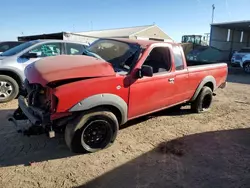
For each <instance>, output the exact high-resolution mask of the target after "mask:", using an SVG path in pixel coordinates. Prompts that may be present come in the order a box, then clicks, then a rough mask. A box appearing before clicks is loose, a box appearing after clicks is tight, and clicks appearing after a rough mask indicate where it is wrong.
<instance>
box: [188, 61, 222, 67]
mask: <svg viewBox="0 0 250 188" xmlns="http://www.w3.org/2000/svg"><path fill="white" fill-rule="evenodd" d="M220 63H224V62H209V61H187V66H188V67H191V66H198V65H211V64H220Z"/></svg>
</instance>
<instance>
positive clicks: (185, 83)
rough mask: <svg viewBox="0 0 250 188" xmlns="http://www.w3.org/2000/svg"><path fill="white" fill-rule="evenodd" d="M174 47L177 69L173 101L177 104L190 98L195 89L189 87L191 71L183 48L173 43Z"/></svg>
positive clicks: (175, 66) (175, 68) (175, 67)
mask: <svg viewBox="0 0 250 188" xmlns="http://www.w3.org/2000/svg"><path fill="white" fill-rule="evenodd" d="M172 49H173V50H172V52H173V57H174V70H175V79H174V86H175V87H174V90H175V93H174V95H175V97H174V98H173V103H174V104H177V103H181V102H185V101H186V100H188V99H189V98H190V95H192V94H193V91H192V90H191V89H190V87H189V84H190V83H189V73H188V68H187V64H186V60H185V55H184V53H183V49H182V47H181V46H179V45H173V48H172Z"/></svg>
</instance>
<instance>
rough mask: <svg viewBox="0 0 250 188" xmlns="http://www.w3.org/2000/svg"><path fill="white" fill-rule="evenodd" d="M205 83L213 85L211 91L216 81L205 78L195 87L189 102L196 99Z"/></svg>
mask: <svg viewBox="0 0 250 188" xmlns="http://www.w3.org/2000/svg"><path fill="white" fill-rule="evenodd" d="M207 83H212V84H213V89H215V88H216V80H215V78H214V77H213V76H206V77H205V78H204V79H203V80H202V81H201V82H200V84H199V86H198V87H197V89H196V91H195V93H194V95H193V97H192V98H191V101H194V100H195V99H196V97H197V96H198V95H199V93H200V91H201V89H202V88H203V87H204V86H205V85H206V84H207Z"/></svg>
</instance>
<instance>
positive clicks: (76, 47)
mask: <svg viewBox="0 0 250 188" xmlns="http://www.w3.org/2000/svg"><path fill="white" fill-rule="evenodd" d="M83 50H84V45H81V44H74V43H66V52H67V54H69V55H82V53H83Z"/></svg>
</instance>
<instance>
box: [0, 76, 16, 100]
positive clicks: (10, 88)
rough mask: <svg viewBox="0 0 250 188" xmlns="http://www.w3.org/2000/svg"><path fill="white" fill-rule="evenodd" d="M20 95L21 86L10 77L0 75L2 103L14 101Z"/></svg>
mask: <svg viewBox="0 0 250 188" xmlns="http://www.w3.org/2000/svg"><path fill="white" fill-rule="evenodd" d="M18 93H19V85H18V83H17V81H16V80H14V79H13V78H11V77H10V76H6V75H0V103H5V102H9V101H12V100H13V99H15V98H16V97H17V95H18Z"/></svg>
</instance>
